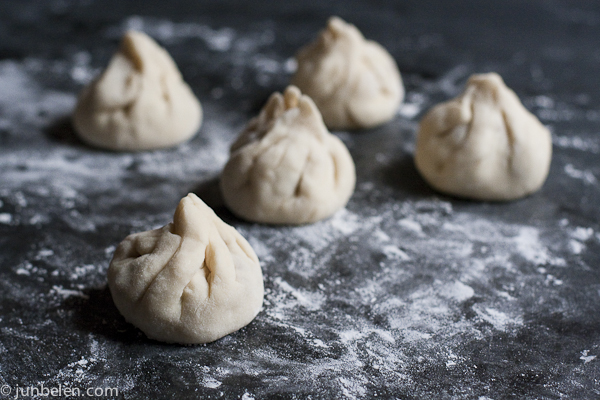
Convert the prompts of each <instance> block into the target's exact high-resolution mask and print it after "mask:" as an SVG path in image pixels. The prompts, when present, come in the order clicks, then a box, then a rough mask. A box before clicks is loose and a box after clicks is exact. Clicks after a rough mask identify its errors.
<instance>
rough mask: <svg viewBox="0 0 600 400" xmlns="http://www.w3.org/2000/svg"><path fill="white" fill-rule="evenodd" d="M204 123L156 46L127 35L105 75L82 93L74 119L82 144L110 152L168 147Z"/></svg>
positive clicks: (188, 92) (139, 36) (185, 87)
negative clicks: (83, 142) (85, 143)
mask: <svg viewBox="0 0 600 400" xmlns="http://www.w3.org/2000/svg"><path fill="white" fill-rule="evenodd" d="M201 122H202V108H201V106H200V102H199V101H198V99H196V97H195V96H194V93H192V90H191V89H190V87H189V86H188V85H187V84H186V83H185V82H184V81H183V79H182V77H181V74H180V72H179V70H178V69H177V65H175V62H174V61H173V59H172V58H171V57H170V56H169V54H168V53H167V52H166V51H165V49H163V48H162V47H160V46H159V45H158V44H156V42H154V40H152V39H151V38H150V37H148V36H147V35H145V34H143V33H141V32H133V31H132V32H128V33H127V34H126V35H125V36H124V37H123V40H122V41H121V46H120V48H119V51H118V52H117V53H115V55H114V56H113V57H112V59H111V61H110V63H109V65H108V67H107V68H106V70H105V71H104V72H103V73H102V74H101V75H100V76H99V77H98V78H97V79H96V80H95V81H93V82H92V83H91V84H90V85H89V86H87V87H86V88H84V90H83V91H82V92H81V95H80V96H79V100H78V103H77V106H76V109H75V112H74V115H73V125H74V127H75V130H76V132H77V133H78V134H79V136H80V137H81V139H82V140H83V141H85V142H87V143H89V144H91V145H94V146H98V147H102V148H106V149H111V150H129V151H135V150H150V149H158V148H163V147H170V146H174V145H176V144H179V143H181V142H184V141H186V140H188V139H189V138H191V137H192V136H193V135H194V133H196V131H197V130H198V128H199V127H200V124H201Z"/></svg>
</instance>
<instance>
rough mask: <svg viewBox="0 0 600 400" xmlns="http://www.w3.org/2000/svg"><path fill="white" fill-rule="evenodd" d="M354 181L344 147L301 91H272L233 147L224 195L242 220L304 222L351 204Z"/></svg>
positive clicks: (224, 177) (224, 179)
mask: <svg viewBox="0 0 600 400" xmlns="http://www.w3.org/2000/svg"><path fill="white" fill-rule="evenodd" d="M355 181H356V175H355V168H354V162H353V160H352V156H351V155H350V153H349V152H348V149H347V148H346V146H345V145H344V143H343V142H342V141H341V140H340V139H338V138H337V137H335V136H334V135H332V134H331V133H329V131H328V130H327V128H326V127H325V125H324V124H323V119H322V118H321V115H320V114H319V110H318V109H317V107H316V106H315V104H314V103H313V101H312V100H311V99H310V98H309V97H308V96H304V95H302V94H301V93H300V91H299V90H298V88H296V87H294V86H289V87H288V88H287V89H286V90H285V92H284V94H283V95H282V94H281V93H273V94H272V95H271V97H270V98H269V100H268V101H267V104H266V105H265V106H264V108H263V109H262V110H261V112H260V114H259V115H258V117H255V118H253V119H252V120H250V122H249V123H248V125H247V126H246V129H245V130H244V131H243V132H242V133H241V134H240V136H239V137H238V139H237V140H236V142H235V143H233V145H232V146H231V155H230V158H229V161H228V162H227V164H226V165H225V168H224V169H223V173H222V175H221V181H220V182H221V192H222V194H223V198H224V200H225V203H226V204H227V206H228V207H229V209H230V210H231V211H232V212H233V213H235V214H237V215H238V216H240V217H242V218H244V219H247V220H250V221H256V222H265V223H271V224H305V223H311V222H315V221H318V220H320V219H323V218H326V217H328V216H330V215H332V214H333V213H334V212H336V211H337V210H339V209H340V208H343V207H344V206H345V205H346V203H347V202H348V200H349V198H350V196H351V195H352V192H353V191H354V184H355Z"/></svg>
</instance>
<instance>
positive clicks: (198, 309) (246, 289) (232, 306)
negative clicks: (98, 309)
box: [108, 194, 263, 344]
mask: <svg viewBox="0 0 600 400" xmlns="http://www.w3.org/2000/svg"><path fill="white" fill-rule="evenodd" d="M108 286H109V288H110V292H111V294H112V298H113V300H114V302H115V305H116V306H117V308H118V309H119V311H120V312H121V314H122V315H123V316H124V317H125V319H126V320H127V321H128V322H130V323H132V324H133V325H135V326H137V327H138V328H140V329H141V330H142V331H143V332H144V333H145V334H146V335H147V336H148V337H149V338H151V339H156V340H160V341H163V342H170V343H182V344H197V343H207V342H212V341H214V340H217V339H219V338H221V337H223V336H225V335H227V334H229V333H231V332H234V331H236V330H238V329H240V328H242V327H243V326H245V325H247V324H248V323H250V321H252V320H253V319H254V317H255V316H256V314H257V313H258V312H259V310H260V308H261V306H262V302H263V278H262V271H261V268H260V265H259V261H258V258H257V257H256V254H255V253H254V250H252V247H250V245H249V244H248V242H247V241H246V240H245V239H244V238H243V237H242V236H241V235H240V234H239V233H238V232H237V231H236V230H235V229H234V228H233V227H231V226H229V225H227V224H226V223H225V222H223V221H222V220H221V219H220V218H219V217H218V216H217V215H216V214H215V213H214V212H213V211H212V209H210V208H209V207H208V206H207V205H206V204H204V202H202V200H200V199H199V198H198V197H197V196H196V195H194V194H188V195H187V196H186V197H184V198H183V199H182V200H181V202H180V203H179V206H178V207H177V210H176V211H175V215H174V217H173V222H172V223H170V224H168V225H166V226H164V227H163V228H160V229H156V230H152V231H147V232H141V233H136V234H133V235H130V236H128V237H127V238H125V240H123V242H121V244H119V246H118V247H117V249H116V251H115V254H114V256H113V259H112V261H111V263H110V266H109V268H108Z"/></svg>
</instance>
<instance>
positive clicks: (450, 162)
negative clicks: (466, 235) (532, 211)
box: [415, 73, 552, 200]
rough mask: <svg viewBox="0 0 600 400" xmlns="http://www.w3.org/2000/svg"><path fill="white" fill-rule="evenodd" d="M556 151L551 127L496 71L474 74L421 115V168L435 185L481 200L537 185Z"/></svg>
mask: <svg viewBox="0 0 600 400" xmlns="http://www.w3.org/2000/svg"><path fill="white" fill-rule="evenodd" d="M551 156H552V139H551V136H550V132H549V131H548V129H546V127H544V125H542V123H541V122H540V121H539V120H538V119H537V118H536V117H535V116H534V115H533V114H531V113H530V112H529V111H527V109H525V107H524V106H523V105H522V104H521V102H520V101H519V98H518V97H517V95H516V94H515V93H514V92H513V91H512V90H510V89H509V88H508V87H506V85H505V84H504V82H503V80H502V78H501V77H500V76H499V75H497V74H495V73H489V74H480V75H473V76H471V78H470V79H469V81H468V83H467V86H466V89H465V90H464V92H463V93H462V95H460V96H459V97H457V98H455V99H453V100H450V101H448V102H446V103H443V104H439V105H437V106H436V107H434V108H433V109H432V110H431V111H429V112H428V113H427V115H425V117H424V118H423V119H422V121H421V124H420V127H419V133H418V136H417V143H416V149H415V163H416V166H417V169H418V170H419V172H420V173H421V174H422V176H423V177H424V178H425V180H426V181H427V182H429V184H431V186H433V187H434V188H435V189H437V190H439V191H441V192H444V193H448V194H451V195H456V196H460V197H467V198H473V199H479V200H512V199H516V198H519V197H523V196H526V195H528V194H530V193H532V192H535V191H536V190H538V189H539V188H540V187H541V186H542V184H543V183H544V181H545V180H546V176H547V175H548V170H549V168H550V159H551Z"/></svg>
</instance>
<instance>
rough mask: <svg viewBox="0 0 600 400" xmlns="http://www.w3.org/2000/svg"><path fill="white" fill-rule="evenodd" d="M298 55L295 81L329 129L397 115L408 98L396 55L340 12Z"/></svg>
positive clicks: (364, 124) (366, 124)
mask: <svg viewBox="0 0 600 400" xmlns="http://www.w3.org/2000/svg"><path fill="white" fill-rule="evenodd" d="M296 59H297V61H298V69H297V71H296V74H295V75H294V76H293V78H292V84H293V85H296V86H297V87H298V88H300V90H301V91H302V92H303V93H304V94H306V95H308V96H309V97H310V98H312V99H313V100H314V102H315V104H316V105H317V107H319V110H320V111H321V114H322V115H323V120H324V121H325V124H326V125H327V126H328V127H329V128H330V129H356V128H370V127H373V126H376V125H380V124H382V123H384V122H387V121H389V120H390V119H392V118H393V117H394V114H395V113H396V110H397V109H398V106H399V105H400V103H401V102H402V99H403V98H404V87H403V86H402V79H401V78H400V72H399V71H398V66H397V65H396V62H395V61H394V59H393V58H392V56H391V55H390V54H389V53H388V52H387V51H386V50H385V49H384V48H383V47H382V46H381V45H380V44H379V43H376V42H374V41H372V40H365V38H364V36H363V35H362V34H361V33H360V31H359V30H358V29H356V27H355V26H354V25H350V24H347V23H346V22H344V21H343V20H341V19H340V18H338V17H332V18H330V19H329V21H328V23H327V28H326V29H324V30H323V31H322V32H321V34H320V35H319V38H318V39H317V40H316V41H314V42H313V43H310V44H308V45H307V46H305V47H303V48H302V49H300V51H299V52H298V54H296Z"/></svg>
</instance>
